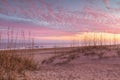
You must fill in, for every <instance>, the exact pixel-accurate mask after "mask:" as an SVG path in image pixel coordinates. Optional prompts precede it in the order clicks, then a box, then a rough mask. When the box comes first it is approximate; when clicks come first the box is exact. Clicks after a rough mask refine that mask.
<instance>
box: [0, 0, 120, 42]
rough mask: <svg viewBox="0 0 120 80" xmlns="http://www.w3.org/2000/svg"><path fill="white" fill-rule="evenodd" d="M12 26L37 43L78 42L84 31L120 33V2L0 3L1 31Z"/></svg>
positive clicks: (22, 0)
mask: <svg viewBox="0 0 120 80" xmlns="http://www.w3.org/2000/svg"><path fill="white" fill-rule="evenodd" d="M8 27H14V29H15V31H19V30H24V31H25V32H32V33H34V37H35V38H36V39H37V40H41V41H42V40H43V41H47V40H51V41H57V40H66V41H67V40H72V39H79V38H78V37H79V36H81V35H84V34H85V32H95V33H99V32H104V33H109V34H108V35H109V36H111V34H112V33H115V34H119V33H120V0H0V30H1V31H5V30H7V28H8Z"/></svg>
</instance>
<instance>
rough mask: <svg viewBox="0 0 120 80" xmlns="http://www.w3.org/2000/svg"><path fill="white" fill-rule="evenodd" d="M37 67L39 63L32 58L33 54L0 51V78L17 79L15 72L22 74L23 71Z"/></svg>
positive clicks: (1, 79) (4, 79)
mask: <svg viewBox="0 0 120 80" xmlns="http://www.w3.org/2000/svg"><path fill="white" fill-rule="evenodd" d="M38 69H39V65H38V63H37V62H35V61H34V60H33V55H31V56H25V55H17V54H14V53H0V80H17V79H16V77H17V76H16V74H20V75H22V74H24V72H25V71H33V70H38Z"/></svg>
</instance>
